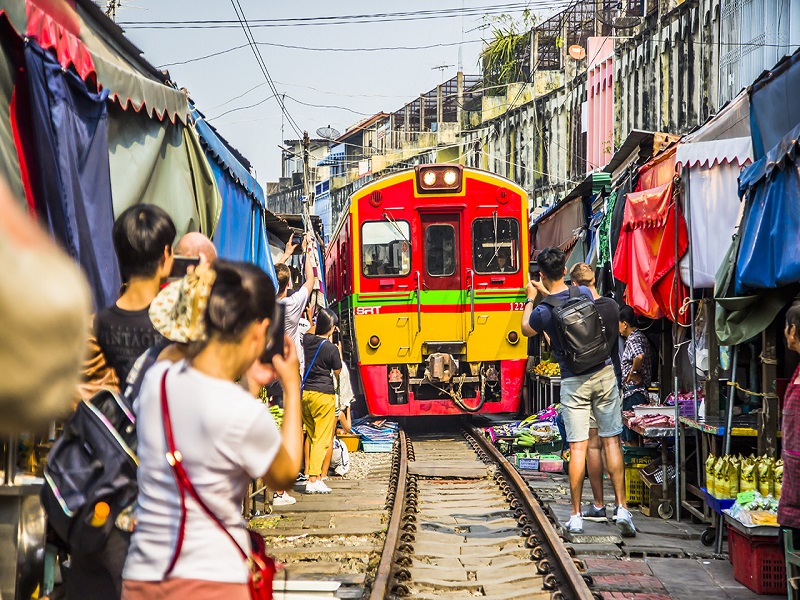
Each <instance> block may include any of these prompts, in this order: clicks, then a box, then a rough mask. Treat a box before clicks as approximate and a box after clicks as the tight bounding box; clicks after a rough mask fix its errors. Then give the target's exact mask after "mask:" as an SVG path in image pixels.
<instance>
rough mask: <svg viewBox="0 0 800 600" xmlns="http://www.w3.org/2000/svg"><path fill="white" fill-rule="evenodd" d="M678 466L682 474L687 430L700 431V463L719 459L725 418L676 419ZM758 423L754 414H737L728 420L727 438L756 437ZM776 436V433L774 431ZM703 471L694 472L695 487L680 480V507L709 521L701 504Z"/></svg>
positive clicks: (684, 466) (684, 480)
mask: <svg viewBox="0 0 800 600" xmlns="http://www.w3.org/2000/svg"><path fill="white" fill-rule="evenodd" d="M679 425H680V429H681V435H680V465H681V472H685V471H686V461H687V456H686V442H685V440H686V435H685V432H686V430H687V429H692V430H695V431H698V432H700V448H699V449H698V450H699V451H700V464H701V465H704V464H705V462H706V459H707V458H708V455H709V454H713V455H714V456H720V454H721V453H722V441H723V438H724V436H725V429H726V427H727V423H726V418H725V417H724V416H720V417H707V418H706V419H704V420H703V421H700V420H696V419H691V418H689V417H681V418H680V423H679ZM757 427H758V422H757V417H756V415H754V414H753V415H740V416H738V417H733V419H732V421H731V432H730V434H731V437H752V438H755V437H757V436H758V428H757ZM778 435H779V436H780V432H778ZM704 477H705V472H702V473H698V475H697V478H698V484H697V485H696V486H695V485H692V484H690V483H687V482H686V478H685V477H683V478H682V479H681V506H683V508H684V509H686V510H688V511H689V512H690V513H691V514H693V515H694V516H695V517H697V518H699V519H703V520H704V521H706V522H710V520H711V518H712V516H713V515H712V514H711V511H710V509H709V507H708V505H707V503H705V500H706V496H705V494H704V493H703V490H702V489H701V488H702V487H705V480H704ZM688 494H691V495H692V496H694V497H695V498H699V499H700V500H703V502H704V505H703V506H704V508H703V511H702V512H700V511H699V510H698V509H697V508H696V507H695V506H694V505H692V504H691V503H690V502H689V501H688V499H687V495H688Z"/></svg>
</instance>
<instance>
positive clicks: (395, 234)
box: [361, 221, 411, 277]
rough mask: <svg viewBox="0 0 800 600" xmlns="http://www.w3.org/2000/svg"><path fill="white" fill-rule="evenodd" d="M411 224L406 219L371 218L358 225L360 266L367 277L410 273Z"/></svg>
mask: <svg viewBox="0 0 800 600" xmlns="http://www.w3.org/2000/svg"><path fill="white" fill-rule="evenodd" d="M410 239H411V227H410V226H409V224H408V222H407V221H370V222H367V223H364V225H362V227H361V267H362V271H363V273H364V275H365V276H366V277H393V276H395V277H396V276H398V275H408V274H409V273H410V272H411V242H410Z"/></svg>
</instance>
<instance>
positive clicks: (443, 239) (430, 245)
mask: <svg viewBox="0 0 800 600" xmlns="http://www.w3.org/2000/svg"><path fill="white" fill-rule="evenodd" d="M425 270H426V271H427V272H428V274H429V275H433V276H434V277H449V276H450V275H452V274H453V273H455V272H456V230H455V229H453V226H452V225H429V226H428V227H427V229H425Z"/></svg>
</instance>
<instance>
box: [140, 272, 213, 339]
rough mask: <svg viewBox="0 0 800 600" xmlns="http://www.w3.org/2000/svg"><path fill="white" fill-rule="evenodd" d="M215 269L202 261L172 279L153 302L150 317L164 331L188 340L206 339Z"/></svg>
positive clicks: (168, 334) (171, 335) (176, 337)
mask: <svg viewBox="0 0 800 600" xmlns="http://www.w3.org/2000/svg"><path fill="white" fill-rule="evenodd" d="M215 278H216V273H215V272H214V271H213V269H211V267H210V266H208V265H206V264H201V265H200V266H198V267H197V269H195V271H194V272H192V273H189V274H188V275H186V276H185V277H184V278H183V279H179V280H178V281H173V282H172V283H170V284H169V285H168V286H167V287H165V288H164V289H163V290H161V291H160V292H159V294H158V296H156V297H155V299H154V300H153V302H152V303H151V304H150V311H149V314H150V320H151V321H152V322H153V327H155V329H156V331H158V332H159V333H160V334H161V335H163V336H164V337H165V338H167V339H168V340H170V341H172V342H178V343H181V344H186V343H188V342H198V341H203V340H205V339H206V328H205V316H204V315H205V312H206V306H207V305H208V296H209V294H210V293H211V286H212V285H213V284H214V279H215Z"/></svg>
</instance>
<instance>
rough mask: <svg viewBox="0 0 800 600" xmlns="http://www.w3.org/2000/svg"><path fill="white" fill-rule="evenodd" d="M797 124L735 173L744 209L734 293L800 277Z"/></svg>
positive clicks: (799, 141)
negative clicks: (764, 152) (740, 172)
mask: <svg viewBox="0 0 800 600" xmlns="http://www.w3.org/2000/svg"><path fill="white" fill-rule="evenodd" d="M798 138H800V125H797V126H796V127H794V128H792V129H791V130H790V131H789V133H787V134H786V135H785V136H784V137H783V139H782V140H781V141H780V143H778V144H777V145H776V146H775V147H774V148H772V149H771V150H770V151H769V152H768V153H767V154H766V156H764V157H763V158H762V159H761V160H758V161H757V162H755V163H753V164H752V165H750V166H749V167H748V168H747V169H746V170H745V171H744V172H742V174H741V176H740V177H739V191H740V193H742V194H746V201H747V211H746V215H745V218H744V219H743V222H742V227H741V230H742V239H741V247H740V249H739V257H738V259H737V263H736V266H737V269H736V293H737V294H740V295H741V294H743V293H745V292H746V291H747V290H748V289H753V288H775V287H781V286H784V285H788V284H791V283H795V282H798V281H800V243H798V237H797V232H798V231H800V161H798V156H797V155H798V150H800V139H798Z"/></svg>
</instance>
